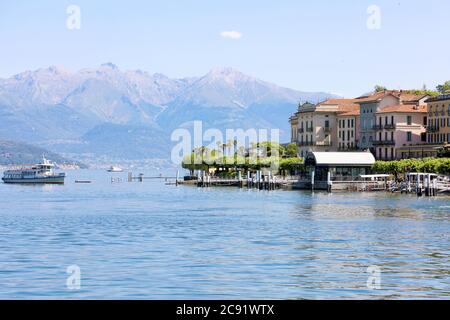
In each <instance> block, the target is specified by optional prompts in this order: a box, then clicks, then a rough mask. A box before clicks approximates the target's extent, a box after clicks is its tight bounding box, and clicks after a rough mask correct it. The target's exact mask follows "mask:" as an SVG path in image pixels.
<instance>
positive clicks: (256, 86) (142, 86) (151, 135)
mask: <svg viewBox="0 0 450 320" xmlns="http://www.w3.org/2000/svg"><path fill="white" fill-rule="evenodd" d="M330 97H334V95H331V94H328V93H324V92H313V93H311V92H301V91H296V90H292V89H287V88H282V87H280V86H277V85H275V84H271V83H269V82H265V81H262V80H259V79H256V78H254V77H251V76H248V75H245V74H243V73H242V72H239V71H237V70H235V69H232V68H217V69H214V70H211V71H210V72H208V73H207V74H206V75H204V76H201V77H192V78H182V79H171V78H169V77H167V76H165V75H163V74H159V73H156V74H150V73H147V72H144V71H140V70H134V71H121V70H120V69H119V68H118V67H117V66H115V65H114V64H112V63H106V64H103V65H101V66H100V67H98V68H94V69H82V70H80V71H78V72H71V71H68V70H65V69H64V68H62V67H54V66H52V67H49V68H43V69H38V70H35V71H26V72H23V73H20V74H17V75H15V76H12V77H10V78H7V79H0V121H1V126H0V139H6V140H15V141H26V142H27V143H32V144H35V145H39V146H41V147H45V148H47V149H49V150H51V151H54V152H60V153H64V154H69V155H72V156H75V157H92V158H95V157H98V156H106V157H110V158H112V159H142V158H159V159H164V158H169V155H170V149H171V146H172V142H171V141H170V135H171V132H172V130H174V129H176V128H179V127H184V126H189V124H190V123H192V121H194V120H201V121H203V126H204V128H208V127H213V128H218V129H221V130H224V129H226V128H230V129H237V128H242V129H248V128H257V129H258V128H268V129H270V128H279V129H281V138H282V140H284V141H288V140H289V132H290V130H289V123H288V119H289V116H290V115H291V114H292V113H293V112H294V111H295V110H296V108H297V105H298V103H299V102H300V101H311V102H317V101H321V100H325V99H327V98H330Z"/></svg>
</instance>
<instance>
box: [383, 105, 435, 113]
mask: <svg viewBox="0 0 450 320" xmlns="http://www.w3.org/2000/svg"><path fill="white" fill-rule="evenodd" d="M394 112H395V113H426V112H427V106H426V105H420V106H418V105H415V104H401V105H396V106H389V107H384V108H383V109H381V110H380V111H378V112H377V113H394Z"/></svg>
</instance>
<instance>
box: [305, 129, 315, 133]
mask: <svg viewBox="0 0 450 320" xmlns="http://www.w3.org/2000/svg"><path fill="white" fill-rule="evenodd" d="M306 132H314V128H306Z"/></svg>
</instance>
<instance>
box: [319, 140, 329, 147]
mask: <svg viewBox="0 0 450 320" xmlns="http://www.w3.org/2000/svg"><path fill="white" fill-rule="evenodd" d="M332 145H333V144H332V143H331V141H317V142H316V146H317V147H331V146H332Z"/></svg>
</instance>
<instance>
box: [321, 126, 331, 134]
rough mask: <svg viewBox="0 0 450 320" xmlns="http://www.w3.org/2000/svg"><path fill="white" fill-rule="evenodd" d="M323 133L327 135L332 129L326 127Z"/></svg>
mask: <svg viewBox="0 0 450 320" xmlns="http://www.w3.org/2000/svg"><path fill="white" fill-rule="evenodd" d="M323 131H324V132H325V133H330V132H331V128H330V127H325V128H323Z"/></svg>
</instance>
